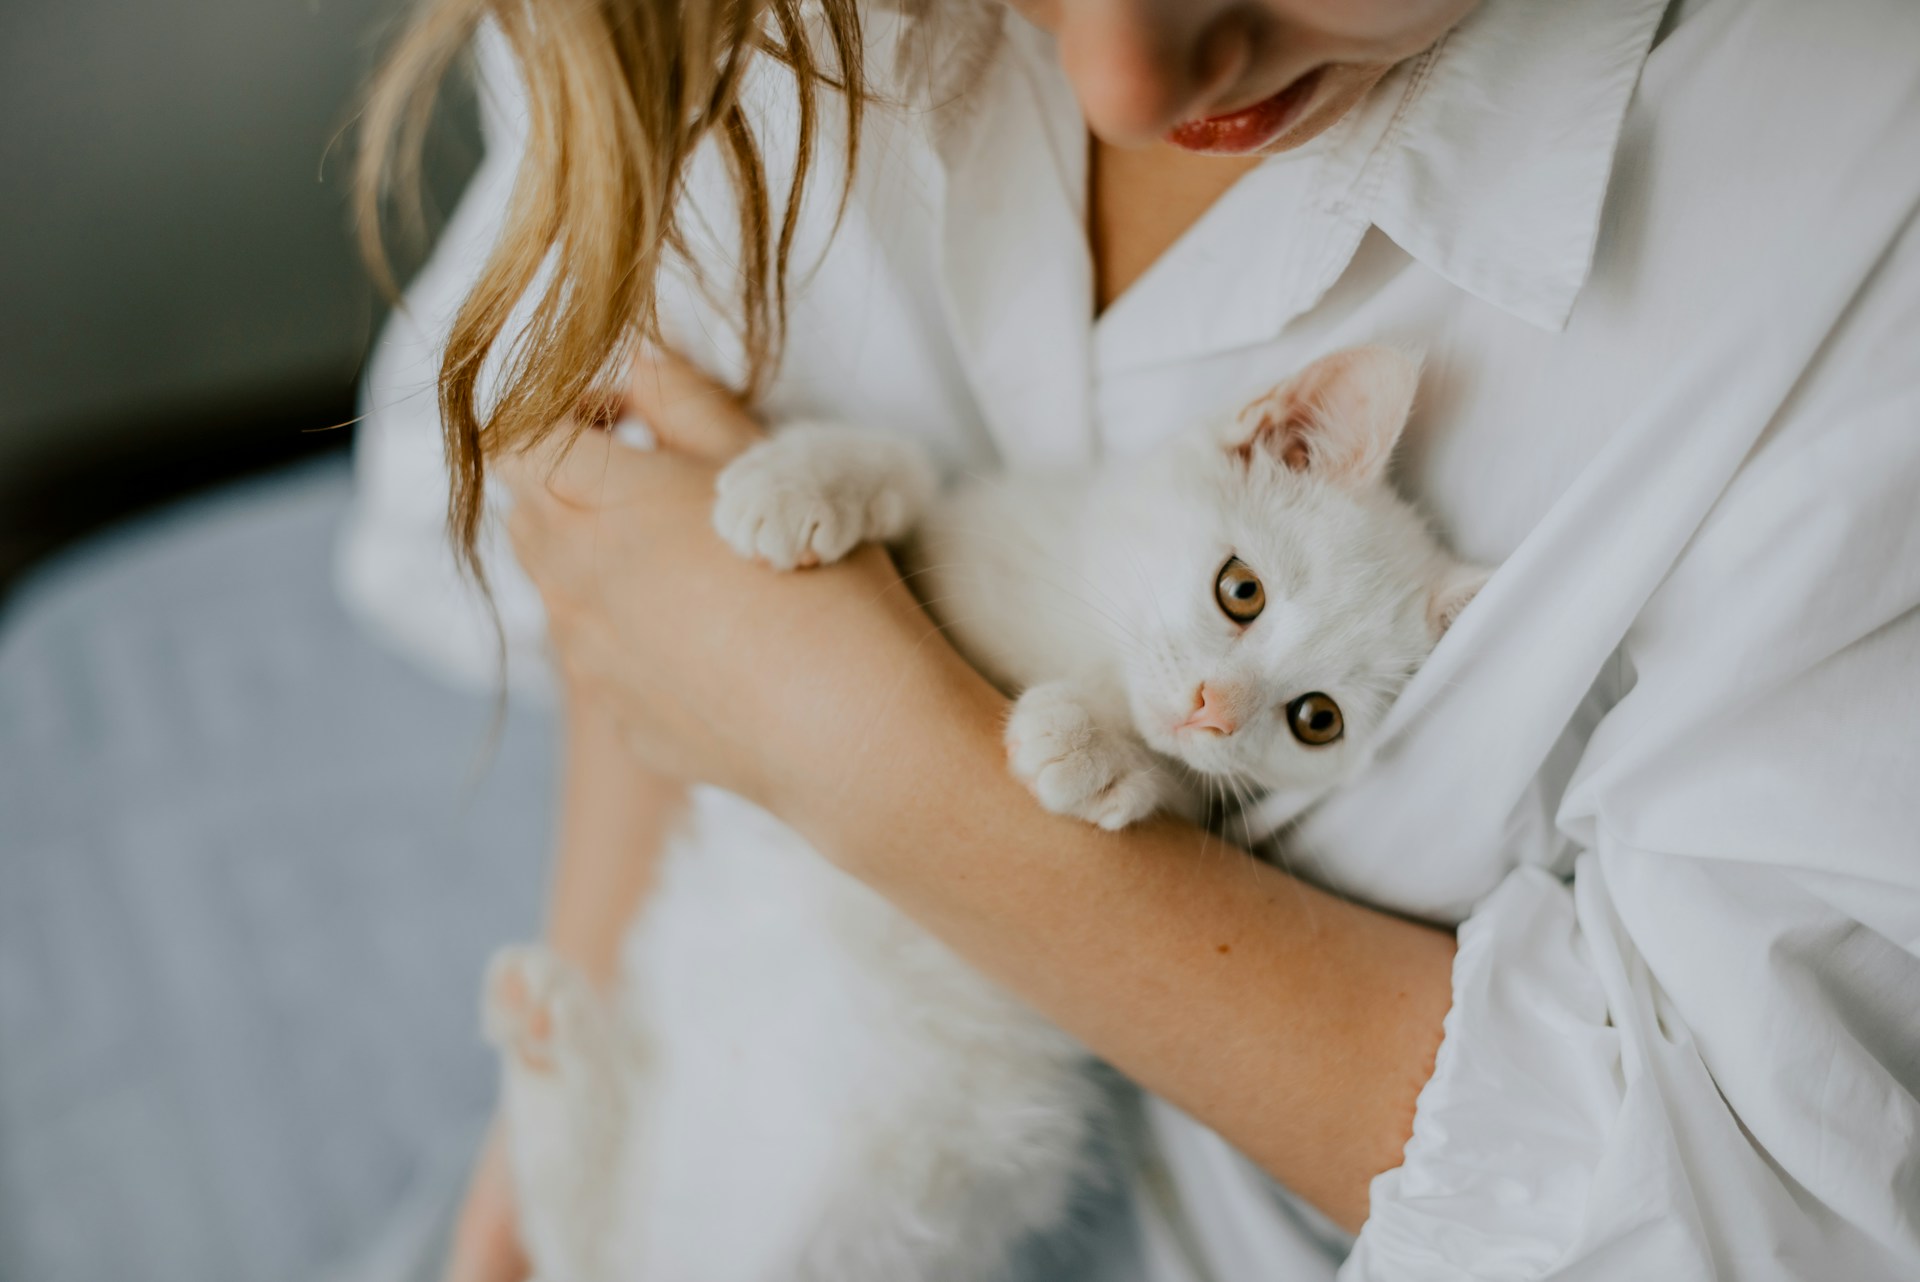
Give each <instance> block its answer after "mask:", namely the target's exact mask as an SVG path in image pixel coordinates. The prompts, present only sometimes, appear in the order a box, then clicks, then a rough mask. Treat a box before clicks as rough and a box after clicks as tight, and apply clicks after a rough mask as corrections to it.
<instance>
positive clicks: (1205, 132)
mask: <svg viewBox="0 0 1920 1282" xmlns="http://www.w3.org/2000/svg"><path fill="white" fill-rule="evenodd" d="M1319 83H1320V69H1319V68H1317V67H1316V68H1315V69H1314V70H1312V71H1309V72H1308V73H1307V74H1306V75H1304V76H1301V77H1300V78H1299V79H1298V80H1295V81H1294V82H1293V83H1292V84H1290V85H1288V86H1287V87H1286V88H1285V89H1282V90H1281V91H1280V92H1279V93H1277V94H1274V95H1273V96H1272V97H1271V98H1262V99H1261V100H1260V101H1259V102H1256V103H1254V104H1253V105H1252V106H1251V107H1242V108H1241V109H1240V110H1238V111H1232V112H1228V113H1227V114H1226V115H1224V116H1208V117H1207V118H1205V119H1204V120H1189V121H1188V122H1187V123H1186V124H1184V125H1175V126H1174V127H1173V128H1172V129H1171V130H1169V131H1168V132H1167V141H1168V142H1170V143H1172V144H1173V145H1174V146H1176V147H1179V148H1181V149H1182V150H1184V151H1197V152H1202V153H1204V154H1206V155H1211V156H1245V155H1249V154H1251V153H1253V152H1256V151H1259V150H1260V149H1261V148H1262V147H1265V146H1267V145H1268V144H1269V143H1271V142H1272V141H1273V140H1274V139H1276V138H1278V137H1279V136H1280V135H1281V134H1282V133H1284V132H1285V131H1286V128H1287V126H1288V125H1291V124H1292V123H1293V122H1294V121H1295V120H1296V119H1297V118H1298V117H1299V115H1300V109H1301V108H1302V107H1304V106H1306V104H1307V99H1309V98H1311V97H1313V91H1314V89H1315V88H1316V87H1317V86H1318V85H1319Z"/></svg>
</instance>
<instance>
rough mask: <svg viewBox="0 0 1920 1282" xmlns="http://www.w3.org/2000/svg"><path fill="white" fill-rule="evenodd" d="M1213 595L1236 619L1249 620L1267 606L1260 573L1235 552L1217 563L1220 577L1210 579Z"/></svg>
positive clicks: (1257, 615)
mask: <svg viewBox="0 0 1920 1282" xmlns="http://www.w3.org/2000/svg"><path fill="white" fill-rule="evenodd" d="M1213 599H1214V600H1216V601H1218V602H1219V603H1220V608H1221V609H1222V610H1225V611H1226V612H1227V617H1228V618H1229V619H1232V620H1233V621H1234V622H1235V623H1252V622H1253V621H1254V620H1255V619H1257V618H1259V617H1260V611H1262V610H1264V609H1266V608H1267V590H1266V589H1265V588H1263V587H1261V586H1260V576H1259V575H1257V574H1255V573H1254V572H1253V571H1252V570H1251V569H1250V568H1248V566H1247V563H1246V562H1245V561H1242V560H1241V559H1240V558H1239V557H1237V556H1236V557H1233V558H1232V559H1230V560H1229V561H1228V562H1227V563H1226V564H1225V565H1223V566H1221V567H1220V577H1219V578H1217V579H1215V580H1214V581H1213Z"/></svg>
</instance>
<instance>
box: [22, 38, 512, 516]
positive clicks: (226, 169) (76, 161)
mask: <svg viewBox="0 0 1920 1282" xmlns="http://www.w3.org/2000/svg"><path fill="white" fill-rule="evenodd" d="M399 10H400V4H399V3H398V0H0V502H4V501H5V499H6V496H9V495H10V496H11V497H12V500H13V503H14V505H15V510H16V511H18V510H19V509H20V507H21V505H23V504H34V505H38V506H40V507H45V508H47V509H48V510H57V509H58V508H59V507H60V506H61V499H62V495H61V494H58V493H50V492H49V490H50V489H58V488H61V487H64V488H65V489H66V490H67V491H68V492H67V494H66V495H65V497H66V498H68V499H70V500H72V502H74V503H84V502H85V501H87V500H88V499H89V497H90V496H89V495H87V494H85V493H83V492H82V489H79V488H75V487H84V485H85V482H86V478H87V477H88V476H89V475H91V474H95V469H96V468H100V469H107V468H110V467H111V466H112V465H113V462H114V460H115V459H116V458H125V457H137V458H140V459H144V460H147V463H146V467H147V470H148V471H156V470H158V463H157V462H155V460H164V459H165V458H166V457H167V454H168V450H169V448H170V447H171V446H174V445H177V447H178V450H179V451H181V452H188V451H193V450H199V451H201V452H202V453H203V454H204V453H208V452H211V453H212V454H214V455H218V454H219V452H220V451H221V450H223V449H225V450H228V451H229V452H230V453H233V454H234V455H235V457H239V456H241V455H244V454H246V452H247V450H249V449H253V448H254V447H256V446H261V447H262V448H264V446H263V443H262V442H260V441H253V440H236V439H235V437H236V436H237V434H238V433H240V432H241V431H243V430H244V423H242V422H238V421H237V420H244V419H246V418H248V417H250V416H251V417H254V418H256V419H257V420H258V421H259V423H260V425H261V426H260V431H261V432H262V433H270V432H285V431H287V430H288V427H287V424H288V423H289V422H295V421H299V420H301V418H302V411H301V408H300V407H301V406H302V405H306V406H309V407H311V412H312V413H313V414H319V415H322V416H324V415H326V414H334V413H338V412H340V411H341V409H342V408H343V407H350V405H351V388H352V384H353V380H354V378H355V375H356V372H357V370H358V367H359V364H360V361H361V358H362V356H363V354H364V353H365V350H366V347H367V344H368V342H369V341H370V336H371V334H372V332H373V330H374V327H375V325H376V323H377V317H378V307H377V303H376V299H375V297H374V291H373V290H372V288H371V287H370V285H369V284H368V283H367V280H366V276H365V274H364V272H363V271H362V270H361V268H360V266H359V263H358V261H357V258H356V256H355V251H354V249H353V247H352V244H351V239H350V234H349V227H348V221H347V213H346V206H345V197H346V187H347V179H348V176H349V170H350V167H351V140H350V137H349V136H348V135H347V134H345V133H343V127H344V126H345V125H346V124H347V122H348V120H349V118H350V113H351V109H352V103H353V98H354V95H355V92H356V90H357V88H358V87H359V85H360V83H361V82H362V79H363V77H364V75H365V73H366V70H367V68H368V67H369V66H370V65H371V63H372V60H373V58H374V56H375V52H376V50H377V48H378V45H379V41H380V37H381V36H382V35H383V34H384V28H385V27H386V26H387V25H388V24H390V23H391V22H392V21H393V20H394V19H395V16H396V15H397V14H398V12H399ZM470 139H471V135H470V130H469V129H468V128H467V127H466V126H465V125H464V123H457V124H456V127H455V128H453V129H452V130H451V131H450V132H448V131H443V133H442V145H441V147H440V148H439V149H438V152H437V154H436V157H435V159H436V164H435V166H434V169H435V176H436V179H437V181H436V183H435V186H436V187H437V188H438V189H440V190H441V191H442V192H443V193H448V192H457V190H458V186H459V182H460V180H461V178H462V176H463V173H464V171H465V168H466V167H467V166H468V165H470V164H471V162H472V160H473V159H474V158H475V155H476V147H475V145H474V144H473V143H472V142H471V140H470ZM449 140H450V141H449ZM216 425H217V430H218V434H219V435H218V439H214V438H213V437H210V436H208V435H207V433H210V432H214V431H215V430H216ZM272 452H273V451H272V450H271V449H267V451H266V454H267V455H271V454H272ZM264 456H265V455H263V457H264ZM218 463H219V460H218V458H217V457H216V458H213V459H211V460H210V462H209V464H208V466H209V467H211V468H212V469H213V470H214V471H215V472H217V471H218ZM203 470H204V469H203Z"/></svg>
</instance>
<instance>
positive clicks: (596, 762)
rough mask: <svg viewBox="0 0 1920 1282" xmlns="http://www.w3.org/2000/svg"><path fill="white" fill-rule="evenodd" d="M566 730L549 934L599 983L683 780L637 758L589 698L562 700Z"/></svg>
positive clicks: (644, 887) (614, 956)
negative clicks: (656, 771)
mask: <svg viewBox="0 0 1920 1282" xmlns="http://www.w3.org/2000/svg"><path fill="white" fill-rule="evenodd" d="M565 734H566V747H565V751H564V753H563V755H562V764H561V768H562V771H563V772H564V773H563V778H562V782H561V794H560V817H559V835H558V839H557V842H556V849H555V854H554V869H553V887H552V893H551V895H550V897H549V901H548V906H547V942H548V944H549V945H550V946H551V947H552V948H553V950H554V951H555V952H557V953H559V954H560V955H561V956H563V957H565V958H567V959H568V960H569V961H571V962H573V963H574V965H576V966H578V967H580V968H581V970H582V971H584V972H585V973H586V975H587V976H588V977H589V978H591V979H592V980H594V981H595V982H596V983H598V984H600V985H601V986H603V987H605V986H608V985H610V984H611V983H612V981H613V978H614V976H615V974H616V971H617V968H618V963H619V953H620V940H621V938H622V937H623V936H624V935H625V934H626V929H627V925H628V923H629V922H631V921H632V920H633V916H634V913H635V912H636V911H637V910H638V908H639V906H640V901H641V899H642V898H644V897H645V895H646V894H647V891H648V890H649V889H650V888H651V886H652V884H653V876H654V871H655V867H656V865H657V863H658V861H659V855H660V851H661V848H662V847H663V845H664V844H665V841H666V838H667V835H668V833H669V831H670V830H671V828H672V826H673V824H674V823H676V822H677V821H678V819H679V817H680V814H681V811H682V810H683V808H684V807H685V805H686V789H685V788H684V787H683V786H682V785H681V784H678V783H675V782H673V781H672V780H668V779H664V778H662V777H660V776H659V775H656V774H654V773H652V772H651V771H648V770H646V769H645V768H643V767H641V766H639V765H637V764H635V762H634V761H633V759H632V756H631V755H630V754H629V753H628V752H627V751H626V749H625V747H624V746H623V745H622V743H621V741H620V737H619V730H618V728H617V725H616V723H615V721H614V720H613V718H612V717H611V716H609V715H608V714H607V713H606V711H605V710H604V709H603V708H602V707H600V706H599V705H597V704H594V703H592V702H590V701H589V700H587V699H584V698H580V697H577V696H576V697H570V698H569V699H568V701H567V709H566V729H565Z"/></svg>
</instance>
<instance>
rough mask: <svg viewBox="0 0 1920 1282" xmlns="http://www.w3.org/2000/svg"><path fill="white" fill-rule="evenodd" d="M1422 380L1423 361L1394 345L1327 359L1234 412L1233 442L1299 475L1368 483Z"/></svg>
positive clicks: (1242, 453) (1238, 450)
mask: <svg viewBox="0 0 1920 1282" xmlns="http://www.w3.org/2000/svg"><path fill="white" fill-rule="evenodd" d="M1419 385H1420V358H1419V357H1417V356H1412V355H1409V354H1408V353H1406V352H1402V351H1396V350H1395V349H1394V348H1391V347H1350V348H1347V349H1346V350H1345V351H1339V352H1334V353H1333V354H1332V355H1330V356H1322V357H1321V358H1320V359H1319V360H1317V361H1315V362H1314V363H1313V364H1311V365H1309V366H1307V367H1306V368H1305V369H1303V370H1301V371H1300V372H1299V373H1298V374H1295V375H1294V376H1293V377H1292V378H1290V379H1288V380H1287V381H1286V382H1284V383H1282V384H1280V385H1279V386H1278V387H1275V388H1274V389H1273V390H1272V391H1270V392H1268V393H1266V394H1265V395H1264V396H1261V397H1259V398H1258V399H1256V400H1255V401H1254V402H1253V403H1252V404H1250V405H1248V406H1247V407H1246V408H1245V409H1243V410H1241V411H1240V412H1239V414H1237V415H1235V416H1234V419H1233V424H1232V426H1231V427H1230V428H1229V429H1228V432H1227V439H1226V446H1227V450H1228V452H1229V453H1230V454H1232V455H1234V456H1235V457H1236V458H1238V459H1239V460H1240V461H1242V462H1250V461H1251V460H1252V459H1253V457H1254V454H1255V452H1256V451H1264V452H1266V453H1268V454H1271V455H1272V456H1273V457H1274V458H1277V459H1279V460H1280V461H1281V462H1282V463H1285V464H1286V465H1287V466H1288V467H1290V468H1292V469H1293V470H1294V471H1296V472H1307V473H1311V474H1313V475H1316V476H1320V477H1322V478H1324V479H1326V480H1329V481H1335V482H1338V483H1340V484H1343V485H1356V486H1357V485H1369V484H1371V483H1373V482H1374V481H1377V480H1379V479H1380V476H1381V474H1382V473H1383V472H1385V471H1386V467H1387V459H1388V458H1390V457H1391V456H1392V454H1393V447H1394V444H1395V443H1396V442H1397V441H1399V439H1400V433H1401V430H1402V429H1404V428H1405V427H1406V425H1407V415H1408V414H1409V413H1410V412H1411V411H1412V409H1413V394H1414V390H1415V389H1416V388H1417V387H1418V386H1419Z"/></svg>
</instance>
